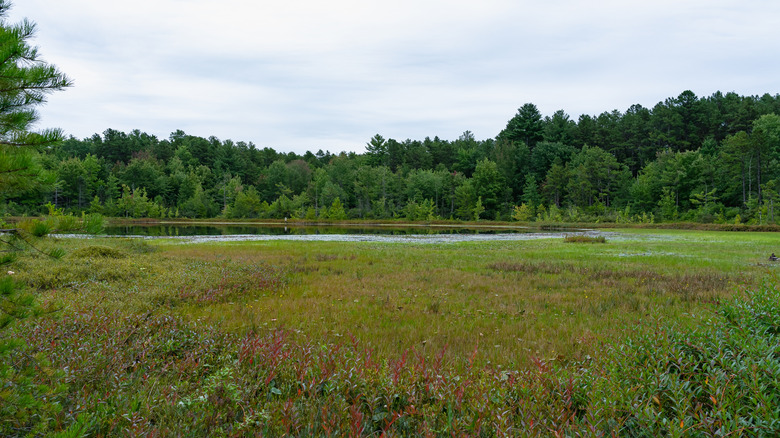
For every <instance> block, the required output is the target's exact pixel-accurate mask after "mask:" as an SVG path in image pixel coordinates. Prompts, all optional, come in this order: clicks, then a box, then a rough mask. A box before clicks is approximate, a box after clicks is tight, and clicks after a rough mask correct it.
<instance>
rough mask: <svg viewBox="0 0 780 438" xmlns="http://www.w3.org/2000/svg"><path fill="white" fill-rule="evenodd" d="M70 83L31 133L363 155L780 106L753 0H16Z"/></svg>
mask: <svg viewBox="0 0 780 438" xmlns="http://www.w3.org/2000/svg"><path fill="white" fill-rule="evenodd" d="M22 18H27V19H29V20H31V21H33V22H35V23H36V24H37V26H38V32H37V34H36V37H35V39H34V40H33V41H32V44H34V45H36V46H38V47H39V53H40V55H41V58H42V59H43V60H45V61H46V62H48V63H51V64H54V65H56V66H57V67H59V68H60V70H62V71H63V72H64V73H66V74H67V75H68V76H69V77H71V78H72V79H73V82H74V86H73V87H71V88H69V89H67V90H66V91H62V92H57V93H55V94H52V95H51V96H50V97H49V101H48V102H47V103H46V105H45V106H43V107H41V108H40V113H41V120H40V122H39V124H38V126H37V127H38V128H41V129H42V128H51V127H58V128H62V129H63V130H64V131H65V133H66V135H72V136H74V137H77V138H86V137H90V136H92V135H93V134H95V133H102V132H103V131H105V130H106V129H108V128H112V129H116V130H120V131H125V132H129V131H131V130H133V129H139V130H141V131H143V132H147V133H149V134H153V135H156V136H157V137H158V138H160V139H166V138H168V137H169V135H170V133H171V132H174V131H176V130H178V129H181V130H183V131H184V132H186V133H187V134H191V135H197V136H201V137H210V136H215V137H217V138H219V139H220V140H227V139H231V140H233V141H245V142H247V143H248V142H252V143H254V145H255V146H257V147H259V148H263V147H272V148H274V149H276V150H277V151H280V152H290V151H293V152H297V153H303V152H305V151H307V150H311V151H313V152H316V151H317V150H320V149H322V150H329V151H331V152H336V153H337V152H341V151H355V152H362V151H364V149H365V145H366V143H367V142H368V141H369V140H370V138H371V137H372V136H374V135H375V134H380V135H382V136H383V137H385V138H395V139H397V140H405V139H415V140H422V139H424V138H425V137H426V136H428V137H431V138H433V137H434V136H439V137H440V138H442V139H447V140H454V139H457V138H458V137H459V136H460V135H461V134H462V133H463V132H465V131H467V130H468V131H471V132H472V133H473V134H474V136H475V137H476V138H477V139H486V138H492V137H495V136H496V135H497V134H498V133H499V132H500V131H501V129H503V128H504V127H505V126H506V123H507V121H508V120H509V119H510V118H512V116H513V115H514V114H515V113H516V112H517V109H518V108H519V107H521V106H522V105H523V104H525V103H529V102H530V103H533V104H535V105H536V106H537V107H538V108H539V110H540V112H541V113H542V115H545V116H549V115H552V114H553V113H554V112H555V111H556V110H561V109H562V110H564V111H565V112H566V113H567V114H569V115H570V117H571V118H572V119H574V120H577V118H578V117H579V116H580V115H581V114H590V115H597V114H600V113H602V112H604V111H612V110H615V109H617V110H619V111H625V110H626V109H627V108H628V107H630V106H631V105H633V104H641V105H643V106H645V107H650V108H652V107H653V106H654V105H655V104H656V103H658V102H660V101H663V100H665V99H667V98H670V97H676V96H678V95H679V94H680V93H681V92H682V91H685V90H691V91H693V92H694V93H696V95H697V96H700V97H704V96H709V95H711V94H712V93H714V92H716V91H719V90H720V91H722V92H724V93H725V92H730V91H733V92H736V93H738V94H741V95H761V94H764V93H769V94H772V95H775V94H778V93H780V74H778V72H780V2H774V1H764V0H734V1H732V0H655V1H647V0H642V1H633V0H620V1H612V0H609V1H598V0H596V1H588V2H585V1H575V0H547V1H539V0H533V1H526V0H514V1H511V0H479V1H475V0H446V1H445V0H394V1H387V0H382V1H379V0H330V1H313V0H277V1H268V0H260V1H257V0H255V1H249V0H220V1H214V0H212V1H202V0H134V1H122V2H118V1H106V0H14V1H13V9H12V10H11V12H10V13H9V14H8V17H7V20H8V21H9V22H18V21H20V20H21V19H22Z"/></svg>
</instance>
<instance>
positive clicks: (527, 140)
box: [4, 91, 780, 223]
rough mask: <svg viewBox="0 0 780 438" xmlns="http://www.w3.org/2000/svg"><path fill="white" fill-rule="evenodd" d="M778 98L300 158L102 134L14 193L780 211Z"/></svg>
mask: <svg viewBox="0 0 780 438" xmlns="http://www.w3.org/2000/svg"><path fill="white" fill-rule="evenodd" d="M778 114H780V95H774V96H772V95H769V94H764V95H763V96H741V95H738V94H736V93H726V94H723V93H721V92H717V93H714V94H712V95H711V96H708V97H702V98H699V97H697V96H696V95H695V94H694V93H693V92H691V91H684V92H683V93H681V94H680V95H679V96H677V97H674V98H668V99H666V100H664V101H663V102H659V103H658V104H656V105H655V106H654V107H652V108H646V107H643V106H641V105H638V104H637V105H632V106H631V107H630V108H628V109H627V110H626V111H625V112H620V111H617V110H614V111H611V112H604V113H601V114H600V115H598V116H590V115H582V116H580V117H579V118H578V119H577V120H573V119H572V118H570V116H569V115H568V114H566V113H565V112H564V111H563V110H559V111H556V112H555V113H554V114H552V115H549V116H542V114H541V113H540V112H539V110H538V108H537V107H536V106H535V105H534V104H532V103H527V104H525V105H523V106H522V107H520V108H519V109H518V111H517V113H516V114H515V115H514V116H513V117H512V118H511V119H510V120H509V121H508V122H507V124H506V127H505V128H504V129H503V130H502V131H501V132H500V133H499V134H498V135H497V136H496V137H495V138H490V139H485V140H477V139H476V138H474V135H473V134H472V133H471V132H469V131H466V132H464V133H463V134H462V135H461V136H460V137H459V138H457V139H455V140H442V139H440V138H439V137H434V138H430V137H426V138H425V139H423V140H409V139H407V140H404V141H398V140H395V139H392V138H388V139H385V138H384V137H382V136H381V135H379V134H377V135H375V136H374V137H372V138H371V139H369V141H368V142H367V144H366V150H365V152H364V153H354V152H349V153H346V152H342V153H338V154H332V153H330V152H323V151H321V150H320V151H318V152H316V153H312V152H310V151H309V152H306V153H305V154H302V155H300V154H296V153H292V152H290V153H284V152H278V151H276V150H274V149H271V148H267V147H266V148H258V147H256V146H255V145H253V144H252V143H245V142H240V141H239V142H233V141H231V140H224V141H221V140H219V139H217V138H215V137H210V138H202V137H197V136H192V135H187V134H186V133H184V132H182V131H176V132H174V133H172V134H171V135H170V137H169V138H168V139H162V140H160V139H158V138H157V137H155V136H153V135H149V134H146V133H144V132H141V131H139V130H134V131H132V132H129V133H125V132H120V131H116V130H113V129H108V130H106V131H105V132H103V133H102V135H98V134H95V135H93V136H92V137H90V138H85V139H76V138H73V137H71V138H68V139H66V140H64V141H63V142H61V143H60V144H58V145H54V146H50V147H47V148H46V149H45V150H44V151H43V152H42V153H41V154H40V156H39V157H38V160H39V163H40V166H41V167H42V169H43V171H44V172H48V173H49V174H50V176H51V178H50V180H51V181H52V183H51V184H45V185H41V186H36V187H17V188H15V190H13V191H9V192H8V193H6V194H5V202H4V208H5V210H6V213H7V214H31V213H33V214H34V213H38V212H40V209H41V208H42V207H41V205H44V204H48V207H49V208H50V209H51V208H58V209H64V210H65V211H72V212H82V211H84V212H94V213H101V214H104V215H107V216H119V217H160V218H162V217H188V218H212V217H225V218H279V219H281V218H302V219H309V220H315V219H353V218H355V219H357V218H366V219H387V218H404V219H408V220H434V219H458V220H480V219H488V220H520V221H534V220H539V221H595V220H602V221H624V222H632V221H642V222H651V221H655V222H660V221H697V222H720V223H725V222H732V223H734V222H736V223H769V222H775V220H776V218H775V213H774V210H775V205H776V204H777V201H778V198H780V116H778Z"/></svg>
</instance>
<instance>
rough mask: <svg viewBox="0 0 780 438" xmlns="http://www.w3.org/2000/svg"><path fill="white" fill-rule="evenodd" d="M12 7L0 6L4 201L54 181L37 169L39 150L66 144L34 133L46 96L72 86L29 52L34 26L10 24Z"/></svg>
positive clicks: (0, 186) (0, 188)
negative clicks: (6, 198)
mask: <svg viewBox="0 0 780 438" xmlns="http://www.w3.org/2000/svg"><path fill="white" fill-rule="evenodd" d="M10 7H11V4H10V2H8V1H5V0H0V194H2V196H3V197H7V196H8V195H12V194H14V193H15V192H16V193H18V192H20V191H26V190H29V189H30V188H32V187H35V186H36V185H38V184H40V183H44V182H45V183H51V182H53V181H52V178H51V177H50V176H49V177H48V178H43V177H44V176H45V175H46V174H45V172H44V171H43V169H42V168H41V167H40V166H39V165H38V163H37V161H36V159H35V155H36V150H38V149H39V148H41V147H44V146H51V145H54V144H56V143H58V142H60V141H62V140H63V134H62V131H61V130H59V129H45V130H42V131H33V130H31V128H32V126H33V125H34V124H35V123H36V122H37V121H38V119H39V114H38V111H36V109H35V108H36V107H37V106H39V105H41V104H43V103H44V102H46V98H47V96H48V95H49V94H50V93H52V92H54V91H58V90H62V89H64V88H67V87H69V86H71V85H72V82H71V80H70V79H69V78H68V77H67V76H66V75H65V74H64V73H62V72H61V71H60V70H59V69H57V68H56V67H55V66H53V65H50V64H47V63H46V62H44V61H42V60H41V59H40V56H39V54H38V48H37V47H34V46H31V45H30V43H29V40H30V38H32V37H33V36H34V35H35V24H33V23H32V22H30V21H27V20H23V21H22V22H21V23H17V24H10V23H8V22H7V21H6V16H7V14H8V10H9V9H10Z"/></svg>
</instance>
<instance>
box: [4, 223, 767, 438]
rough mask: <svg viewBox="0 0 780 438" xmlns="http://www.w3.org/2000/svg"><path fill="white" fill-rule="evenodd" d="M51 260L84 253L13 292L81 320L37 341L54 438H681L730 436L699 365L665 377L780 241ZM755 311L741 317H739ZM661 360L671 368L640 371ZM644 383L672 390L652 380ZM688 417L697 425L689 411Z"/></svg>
mask: <svg viewBox="0 0 780 438" xmlns="http://www.w3.org/2000/svg"><path fill="white" fill-rule="evenodd" d="M48 244H50V245H52V246H64V247H66V249H68V253H69V254H68V255H67V256H65V257H64V258H63V259H62V260H51V259H48V258H45V257H43V256H41V255H36V254H29V255H27V256H25V257H22V258H20V259H19V261H18V262H16V265H15V266H14V272H15V274H14V275H15V276H16V277H17V278H18V279H20V280H21V281H24V282H26V283H27V284H28V285H29V286H30V287H31V288H33V289H34V290H36V291H37V292H36V293H37V294H38V296H39V299H40V300H41V301H42V302H44V303H45V304H46V305H47V307H48V308H54V309H60V310H59V311H58V312H55V313H53V314H50V315H48V316H45V317H42V318H39V319H37V320H34V321H30V322H28V323H27V324H28V325H19V326H18V327H17V329H18V330H19V333H21V335H22V336H24V337H25V341H26V342H27V345H28V346H29V348H30V350H31V353H43V354H45V355H46V356H47V357H48V358H49V360H50V361H51V363H52V367H53V368H52V369H66V370H68V373H69V374H68V377H67V378H65V383H67V384H68V387H69V388H70V390H69V392H68V393H67V394H66V395H65V396H64V397H63V399H62V401H61V403H62V406H63V412H62V413H61V414H60V417H58V418H57V419H56V420H57V421H56V422H55V423H57V424H60V425H62V426H63V427H65V426H71V425H74V424H81V423H77V422H76V420H77V419H79V418H80V419H81V421H83V422H86V423H85V424H86V426H85V427H87V428H89V430H91V431H92V432H91V433H92V434H103V435H114V434H124V435H132V433H139V434H142V435H143V434H150V433H154V432H155V431H157V432H160V431H161V430H178V431H189V432H188V433H194V434H203V433H206V434H217V435H219V434H227V435H231V434H232V435H242V434H248V435H252V434H253V433H255V432H257V431H264V433H267V434H271V435H280V434H284V433H288V434H294V435H310V434H319V435H332V436H339V435H345V434H347V435H349V434H351V433H352V432H356V433H357V434H362V435H370V434H376V435H380V434H381V433H382V432H385V431H395V432H394V433H395V434H400V435H405V434H409V435H417V434H419V433H422V432H425V431H428V432H426V433H432V431H434V432H435V433H433V435H439V434H441V435H450V434H453V433H454V434H456V435H457V434H463V433H468V434H475V433H477V434H478V433H482V432H479V431H482V430H483V428H484V430H485V431H492V432H489V433H488V432H485V433H487V435H493V434H497V435H501V433H500V431H502V430H504V431H508V432H507V433H509V435H513V434H516V432H517V431H521V430H529V431H534V430H536V431H538V433H539V434H541V435H547V434H551V433H552V432H553V431H565V430H582V431H585V430H588V429H587V427H591V426H592V427H595V428H596V429H594V430H599V431H603V432H605V433H606V431H609V430H622V431H630V430H634V431H638V430H641V429H642V428H643V427H645V426H647V425H648V424H651V423H649V422H651V417H652V415H655V417H652V418H656V419H659V418H667V419H668V420H667V422H668V421H672V420H673V421H676V423H668V424H667V425H666V426H658V427H659V429H656V430H657V431H664V430H666V431H667V432H668V431H671V430H673V429H674V428H672V426H670V425H669V424H677V425H679V424H680V421H678V420H677V418H678V417H676V416H675V415H678V414H679V415H680V417H679V418H680V419H681V421H682V426H683V427H681V428H677V430H678V431H682V430H685V429H686V428H688V427H693V425H694V423H695V424H696V425H698V426H696V427H698V428H699V429H689V430H705V429H706V428H707V427H709V428H710V429H706V430H714V429H712V428H714V427H715V426H716V425H718V424H721V425H723V424H725V423H724V421H725V420H724V419H721V420H717V421H716V420H712V421H710V422H709V423H707V424H708V425H709V426H706V427H705V426H702V425H703V424H704V420H703V419H702V418H703V417H701V416H702V415H704V414H703V413H704V412H705V411H706V412H710V411H716V410H717V409H716V408H718V406H723V405H722V404H719V405H718V404H712V403H711V404H709V405H707V404H706V398H707V397H706V396H704V395H702V396H700V397H699V396H696V397H693V398H682V399H681V398H680V397H682V396H678V395H675V394H676V393H674V391H677V389H674V388H679V387H681V386H679V385H683V383H684V382H685V381H690V380H691V379H699V377H700V376H699V375H698V374H697V371H696V370H697V368H695V367H694V368H691V369H690V370H689V371H686V372H685V373H683V374H679V375H678V376H677V377H675V378H678V380H676V381H675V382H677V383H674V385H678V386H673V385H672V383H669V385H672V386H669V385H667V386H663V387H654V386H652V385H656V386H657V385H661V383H658V382H659V381H653V380H652V379H653V376H654V375H656V374H658V375H666V376H667V377H665V378H669V376H668V375H667V374H665V373H668V372H669V363H671V362H670V361H677V362H675V363H679V364H680V367H682V366H683V365H684V364H683V362H680V361H681V360H687V359H685V358H684V357H683V356H684V355H683V356H681V354H682V353H680V352H676V351H677V350H678V349H679V348H682V350H680V351H682V352H683V353H684V352H685V351H688V350H685V348H686V347H684V345H687V344H686V342H689V341H688V340H686V339H693V338H685V337H684V336H683V337H679V336H678V333H689V332H693V333H695V331H694V330H695V329H698V328H700V327H704V326H707V327H715V328H713V330H715V329H716V328H717V327H720V326H717V324H715V325H709V326H708V325H707V323H706V321H707V320H708V319H712V320H718V318H720V316H719V315H723V314H724V313H723V312H724V310H723V309H724V307H723V304H722V303H731V302H732V301H731V300H732V298H733V297H734V296H735V295H736V296H739V295H740V292H739V291H740V290H747V289H757V288H758V286H759V285H760V284H761V282H762V280H763V279H765V278H774V275H775V270H776V269H777V266H778V265H776V264H774V263H771V262H768V261H766V257H767V256H768V254H770V253H771V252H777V251H778V249H777V248H778V244H780V236H778V235H775V234H772V233H745V232H741V233H728V232H693V231H660V230H621V231H620V234H619V235H613V236H608V238H607V241H606V243H604V244H599V245H576V244H574V245H572V244H569V243H566V242H564V241H563V240H558V239H545V240H528V241H516V242H506V241H504V242H479V243H459V244H433V245H430V244H398V243H368V242H356V243H345V242H285V241H267V242H231V243H208V244H181V243H179V242H173V241H156V242H151V243H142V242H139V241H133V240H126V239H103V240H98V241H87V240H64V241H60V242H49V243H48ZM106 254H109V255H110V256H105V255H106ZM767 300H769V301H771V300H770V299H769V298H766V299H764V301H765V302H766V301H767ZM729 305H730V306H732V307H726V309H729V308H732V309H743V308H744V306H743V307H739V306H740V304H736V305H731V304H729ZM729 312H731V313H729ZM746 312H747V311H745V310H739V311H736V310H735V311H726V313H725V314H726V317H727V319H728V318H729V316H728V315H732V316H731V318H732V320H733V321H737V320H741V319H745V320H747V319H749V318H748V317H747V316H746V315H748V313H750V312H747V313H746ZM754 313H755V312H753V313H752V314H754ZM752 314H751V315H752ZM730 321H731V320H730ZM718 330H720V329H719V328H718ZM719 333H720V332H719ZM770 334H771V333H770ZM686 336H687V335H686ZM713 336H714V335H713ZM723 336H726V335H723ZM728 336H731V337H733V335H728ZM758 336H763V335H761V334H760V333H759V334H758ZM695 339H698V341H696V342H698V344H701V342H699V341H701V340H702V339H704V340H707V339H709V340H710V341H712V340H713V339H717V337H712V336H710V337H709V338H707V337H705V338H695ZM724 339H725V338H724ZM690 342H691V343H692V342H693V341H690ZM708 342H709V341H708ZM713 342H714V341H713ZM708 345H710V344H708ZM717 345H718V344H717V343H715V344H711V346H707V347H706V348H707V349H709V350H707V351H710V350H712V349H714V350H712V351H715V352H716V353H717V351H718V347H717ZM615 346H617V348H616V347H615ZM621 346H622V347H621ZM680 346H682V347H680ZM702 348H705V347H702ZM638 352H643V353H641V354H639V353H638ZM689 353H690V352H689ZM694 353H695V352H694ZM648 354H651V355H653V356H652V357H653V361H652V362H648V361H645V362H641V358H642V357H647V358H649V357H651V356H647V355H648ZM667 354H669V355H676V356H674V358H668V357H667V356H664V355H667ZM685 354H688V353H685ZM697 354H698V353H697ZM697 354H694V356H695V357H694V359H696V360H700V359H701V358H702V357H706V355H705V356H702V355H697ZM713 354H715V353H713ZM718 354H719V353H718ZM756 354H757V355H760V352H759V351H756ZM643 355H644V356H643ZM688 356H689V357H688V359H690V357H693V356H690V354H688ZM648 360H649V359H648ZM701 360H703V359H701ZM640 362H641V363H640ZM686 363H687V362H686ZM696 363H698V362H696ZM651 365H652V366H651ZM697 366H698V365H697ZM702 366H703V365H702ZM708 366H709V365H708ZM762 366H766V365H762ZM645 368H647V369H649V370H651V371H642V372H643V373H645V374H641V373H639V371H641V370H644V369H645ZM681 369H682V368H681ZM686 369H687V368H686ZM701 372H703V373H705V374H702V375H705V376H706V375H707V374H706V373H715V374H712V377H709V378H708V377H705V379H708V380H707V382H710V381H715V380H713V379H720V380H718V382H719V384H722V386H723V391H726V390H727V389H728V391H731V392H729V394H732V395H730V396H729V397H731V398H732V399H733V403H732V405H733V406H737V405H739V406H743V405H744V404H745V403H748V402H744V400H743V401H740V400H741V399H739V397H740V396H739V394H743V395H744V392H745V391H754V390H756V391H757V389H755V388H754V387H752V386H750V385H752V384H753V383H750V384H749V383H744V385H747V386H746V387H744V388H743V387H737V386H733V385H736V383H734V382H732V381H730V380H729V378H728V373H727V374H725V375H721V374H717V372H716V370H715V369H710V368H707V369H706V370H705V369H703V368H702V371H701ZM746 372H747V371H746ZM648 373H649V374H648ZM653 373H655V374H653ZM640 375H643V376H646V378H647V379H648V380H647V382H655V383H653V384H652V385H650V384H645V383H642V384H640V385H639V386H637V384H636V383H631V381H634V382H636V380H632V379H636V378H637V376H640ZM724 376H725V377H724ZM683 377H684V379H683V380H679V379H682V378H683ZM748 377H749V376H747V375H746V376H745V377H744V380H746V381H747V380H749V379H748ZM51 378H52V379H54V377H51ZM605 379H606V380H605ZM696 381H697V382H699V381H698V380H696ZM670 382H671V381H670ZM756 382H758V381H756ZM771 382H774V381H771ZM699 383H700V382H699ZM699 383H697V384H699ZM737 383H739V382H737ZM754 383H755V382H754ZM759 383H760V382H759ZM707 384H708V383H707ZM732 384H733V385H732ZM739 384H740V385H742V384H743V383H739ZM756 384H758V383H756ZM761 384H764V385H765V384H768V383H766V382H765V383H761ZM772 384H774V383H772ZM421 385H422V386H421ZM729 385H732V386H733V387H729ZM665 388H666V389H665ZM729 388H731V389H729ZM745 388H748V389H745ZM740 391H742V392H740ZM610 393H614V394H613V395H612V396H610V397H606V398H605V395H608V394H610ZM722 393H723V394H725V392H722ZM632 394H633V395H632ZM718 394H720V393H716V394H714V395H713V396H718ZM618 395H620V396H619V397H618ZM631 397H635V399H631ZM653 397H655V398H656V399H658V400H659V402H658V403H656V402H655V401H654V399H653ZM664 397H666V398H664ZM686 397H687V396H686ZM697 397H698V398H697ZM756 397H758V395H756ZM602 399H604V400H605V401H604V403H606V404H603V403H602V402H601V401H600V400H602ZM637 400H639V401H640V402H638V401H637ZM665 400H666V401H665ZM668 400H673V401H675V402H676V401H679V402H680V403H683V402H685V403H687V405H686V406H689V407H686V408H685V409H683V410H682V411H680V410H679V409H677V408H675V409H677V410H675V409H668V408H667V406H666V403H668ZM751 400H753V399H751ZM752 402H753V401H751V403H752ZM610 403H611V404H610ZM632 403H633V405H632ZM637 403H638V404H637ZM696 403H698V405H696ZM719 403H720V402H719ZM696 406H699V407H698V408H697V407H696ZM185 408H186V409H185ZM106 409H107V410H106ZM635 409H636V410H637V411H636V412H634V410H635ZM729 409H730V410H727V411H724V412H721V414H719V415H721V416H723V415H726V414H728V413H729V412H732V411H733V409H732V408H729ZM734 409H736V408H734ZM680 412H682V413H680ZM651 414H652V415H651ZM767 415H768V414H767ZM697 416H698V417H697ZM133 418H135V420H134V419H133ZM697 418H698V419H697ZM610 421H612V422H610ZM659 421H660V420H659ZM707 421H709V420H707ZM718 421H721V422H720V423H718ZM686 422H687V423H686ZM689 423H690V424H689ZM653 424H655V423H653ZM659 424H660V423H659ZM735 424H736V423H735ZM263 425H265V427H266V429H265V430H264V429H262V427H263ZM307 425H308V426H307ZM548 426H549V427H548ZM580 426H582V427H581V428H580ZM586 426H587V427H586ZM307 427H308V429H307ZM654 427H655V426H654ZM663 427H666V429H663ZM729 427H730V429H728V430H736V429H734V428H736V427H738V426H733V428H731V427H732V426H729ZM132 428H136V429H132ZM128 430H135V432H132V433H131V432H128ZM724 430H725V429H724ZM327 431H330V432H327ZM512 431H515V433H512ZM326 432H327V433H326ZM182 433H184V432H182ZM632 434H633V435H637V434H636V433H632ZM640 435H641V434H640ZM683 435H684V434H683Z"/></svg>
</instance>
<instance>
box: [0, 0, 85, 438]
mask: <svg viewBox="0 0 780 438" xmlns="http://www.w3.org/2000/svg"><path fill="white" fill-rule="evenodd" d="M10 7H11V4H10V2H8V1H5V0H0V198H6V197H8V196H9V195H12V194H14V192H21V191H25V190H29V188H30V187H34V186H40V185H42V184H44V183H50V182H52V179H51V178H44V175H45V174H44V172H43V170H42V167H41V166H40V165H39V164H38V162H37V160H36V155H35V153H36V150H37V149H39V148H42V147H44V146H52V145H54V144H56V143H57V142H59V141H61V140H62V139H63V135H62V132H61V131H60V130H58V129H47V130H43V131H32V130H31V129H32V126H33V125H34V124H35V122H37V121H38V118H39V115H38V112H37V111H36V110H35V108H36V107H37V106H38V105H41V104H42V103H44V102H45V101H46V97H47V96H48V95H49V94H50V93H51V92H54V91H58V90H62V89H64V88H66V87H69V86H70V85H71V81H70V79H69V78H68V77H67V76H65V75H64V74H63V73H62V72H60V71H59V70H58V69H57V68H56V67H54V66H52V65H49V64H47V63H45V62H43V61H42V60H41V59H40V58H39V55H38V49H37V48H36V47H33V46H31V45H30V44H29V40H30V38H32V36H33V35H34V34H35V25H34V24H33V23H31V22H29V21H27V20H23V21H22V22H21V23H18V24H10V23H8V22H7V21H6V18H7V14H8V10H9V9H10ZM5 231H6V233H4V234H5V236H7V235H8V233H9V232H11V231H10V230H5ZM12 235H13V234H12ZM16 235H17V236H18V231H17V233H16ZM3 242H4V243H5V244H8V238H7V237H4V238H3ZM8 247H10V245H9V246H6V248H8ZM12 261H13V253H10V252H5V251H3V253H2V255H0V265H7V264H8V263H10V262H12ZM3 271H5V269H3ZM11 274H12V273H11V272H9V273H8V274H5V273H3V274H1V275H0V309H1V310H0V387H1V388H2V390H0V419H2V420H1V421H0V435H2V436H21V435H35V434H36V433H35V432H34V431H33V427H34V426H35V424H36V422H40V420H41V418H46V417H47V415H48V414H51V413H53V412H55V409H54V408H55V407H56V406H54V405H53V404H52V402H51V400H53V399H54V397H52V393H53V390H52V389H51V388H49V387H47V386H46V385H42V384H41V385H38V384H36V383H35V382H36V377H37V376H39V375H40V373H39V370H37V369H36V368H38V367H37V366H35V367H34V366H33V365H27V364H25V363H26V362H27V361H13V360H9V354H10V352H11V350H12V349H14V348H15V347H17V346H18V345H20V344H21V343H20V342H18V341H16V340H15V339H13V338H12V337H11V336H7V335H6V333H4V332H5V330H6V329H7V328H8V327H9V326H10V325H11V324H13V323H14V321H15V320H16V319H19V318H23V317H25V316H27V315H28V314H29V313H30V310H31V308H32V307H33V298H32V297H31V296H29V295H27V296H25V295H24V294H23V293H22V292H21V291H20V287H19V285H18V284H17V282H16V281H15V280H14V278H13V277H12V276H11ZM47 400H48V401H47ZM47 411H49V412H47Z"/></svg>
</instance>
